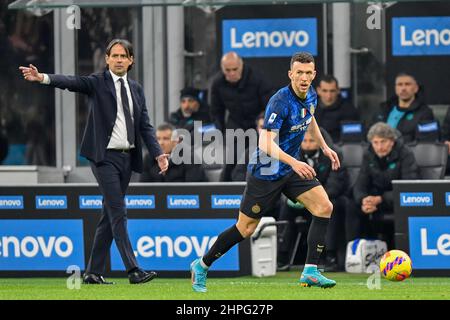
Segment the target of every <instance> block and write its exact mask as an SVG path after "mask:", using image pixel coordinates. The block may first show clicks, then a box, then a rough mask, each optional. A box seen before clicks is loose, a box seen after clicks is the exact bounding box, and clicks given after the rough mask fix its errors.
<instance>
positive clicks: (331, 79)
mask: <svg viewBox="0 0 450 320" xmlns="http://www.w3.org/2000/svg"><path fill="white" fill-rule="evenodd" d="M322 81H323V82H326V83H333V82H334V83H336V87H338V88H339V82H338V81H337V79H336V77H335V76H333V75H331V74H326V75H323V76H322V77H320V79H319V86H320V83H321V82H322Z"/></svg>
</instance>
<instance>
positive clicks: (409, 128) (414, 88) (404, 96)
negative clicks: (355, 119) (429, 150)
mask: <svg viewBox="0 0 450 320" xmlns="http://www.w3.org/2000/svg"><path fill="white" fill-rule="evenodd" d="M433 120H434V116H433V111H432V110H431V109H430V107H428V105H427V104H426V103H425V101H424V99H423V96H422V95H421V92H420V91H419V85H418V84H417V80H416V79H415V78H414V77H413V76H412V75H410V74H407V73H399V74H398V75H397V76H396V77H395V96H394V97H392V98H391V99H389V100H388V101H386V102H383V103H382V104H381V106H380V110H379V112H378V113H377V114H375V117H374V121H373V123H375V122H379V121H382V122H386V123H388V124H389V125H390V126H391V127H392V128H394V129H397V130H398V131H400V132H401V134H402V136H403V141H404V142H405V143H408V142H412V141H414V140H416V128H417V125H418V124H419V123H421V122H431V121H433Z"/></svg>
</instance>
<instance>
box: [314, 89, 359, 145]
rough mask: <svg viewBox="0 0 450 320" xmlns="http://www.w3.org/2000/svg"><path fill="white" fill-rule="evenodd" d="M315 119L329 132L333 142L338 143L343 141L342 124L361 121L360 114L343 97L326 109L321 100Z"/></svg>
mask: <svg viewBox="0 0 450 320" xmlns="http://www.w3.org/2000/svg"><path fill="white" fill-rule="evenodd" d="M314 117H315V118H316V120H317V123H318V124H319V126H321V127H322V128H324V129H325V130H327V132H328V133H329V134H330V135H331V138H332V139H333V142H335V143H336V142H339V141H340V139H341V122H343V121H359V112H358V110H357V109H356V108H355V107H354V106H353V105H352V104H351V103H350V102H348V101H346V100H344V99H342V98H341V97H338V99H337V100H336V102H335V103H333V104H332V105H331V106H329V107H325V106H324V105H323V104H322V103H321V102H320V99H319V102H318V104H317V110H316V112H315V114H314Z"/></svg>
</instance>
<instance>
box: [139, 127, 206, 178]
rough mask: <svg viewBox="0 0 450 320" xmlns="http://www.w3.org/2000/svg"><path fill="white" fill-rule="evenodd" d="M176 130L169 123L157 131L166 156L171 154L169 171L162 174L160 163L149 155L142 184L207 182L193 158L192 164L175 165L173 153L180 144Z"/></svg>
mask: <svg viewBox="0 0 450 320" xmlns="http://www.w3.org/2000/svg"><path fill="white" fill-rule="evenodd" d="M174 130H175V128H174V127H173V126H172V125H171V124H168V123H164V124H161V125H160V126H159V127H158V128H157V129H156V138H157V139H158V143H159V145H160V146H161V149H162V150H163V152H164V153H165V154H170V155H171V156H170V158H169V170H170V172H169V171H167V172H166V173H165V174H160V173H159V172H160V171H161V170H160V169H159V166H158V163H157V162H156V161H153V160H152V159H150V158H149V156H148V155H146V156H145V158H144V170H143V173H142V176H141V179H140V181H141V182H202V181H207V180H206V176H205V172H204V171H203V168H202V167H201V165H198V164H194V161H193V159H192V157H191V160H192V161H191V163H192V164H185V163H181V164H175V163H174V161H173V159H172V151H173V150H174V149H175V146H176V145H177V144H178V143H179V137H178V136H177V134H176V132H174Z"/></svg>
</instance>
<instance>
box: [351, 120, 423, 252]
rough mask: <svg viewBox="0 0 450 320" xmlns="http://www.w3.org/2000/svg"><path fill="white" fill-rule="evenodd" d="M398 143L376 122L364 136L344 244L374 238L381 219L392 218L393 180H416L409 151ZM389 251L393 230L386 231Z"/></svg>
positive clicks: (393, 134) (393, 133)
mask: <svg viewBox="0 0 450 320" xmlns="http://www.w3.org/2000/svg"><path fill="white" fill-rule="evenodd" d="M396 139H397V135H396V131H395V129H393V128H392V127H390V126H389V125H388V124H386V123H383V122H378V123H376V124H374V125H373V126H372V127H371V128H370V129H369V132H368V134H367V140H368V141H369V142H370V145H369V147H368V150H367V151H366V152H365V154H364V158H363V164H362V167H361V171H360V173H359V176H358V178H357V180H356V183H355V186H354V188H353V201H351V203H349V207H348V210H347V214H346V231H347V241H351V240H354V239H356V238H367V237H376V236H377V234H378V233H380V232H379V231H380V230H378V229H379V228H378V227H379V222H380V220H381V219H382V218H383V216H384V215H392V213H393V206H394V199H393V194H392V180H407V179H419V169H418V167H417V164H416V160H415V158H414V154H413V153H412V151H411V150H410V149H409V148H408V147H406V146H405V145H403V143H401V142H400V141H399V140H396ZM385 227H386V225H383V229H384V230H383V234H384V236H386V239H385V240H387V244H388V247H390V248H392V245H393V236H394V233H393V224H392V225H391V226H390V227H391V228H392V230H387V232H386V229H385Z"/></svg>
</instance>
